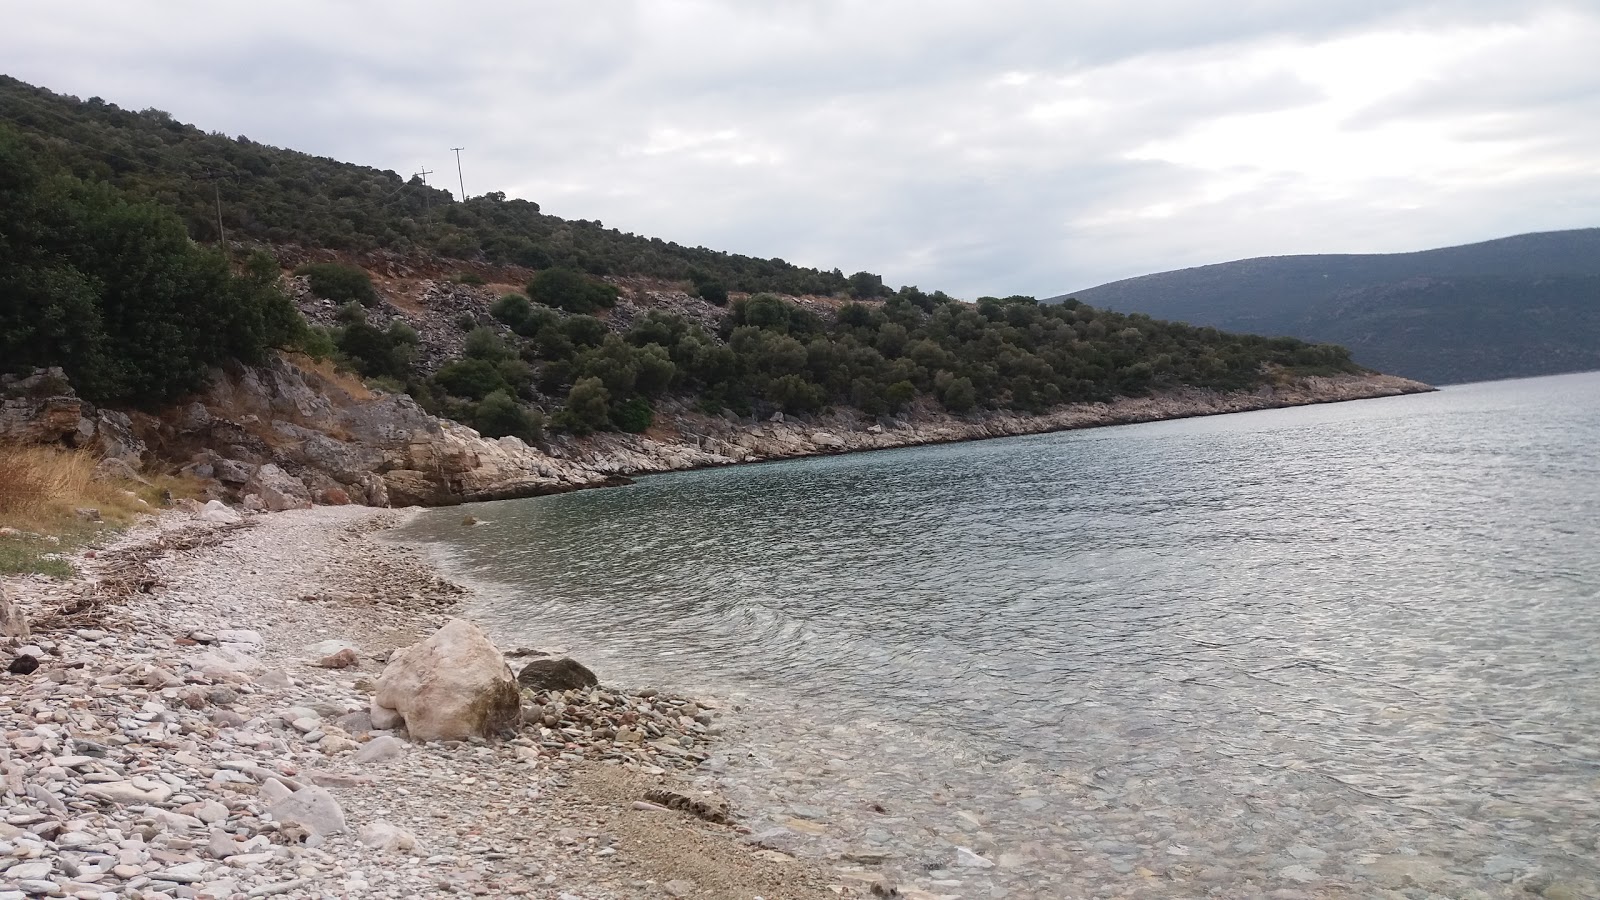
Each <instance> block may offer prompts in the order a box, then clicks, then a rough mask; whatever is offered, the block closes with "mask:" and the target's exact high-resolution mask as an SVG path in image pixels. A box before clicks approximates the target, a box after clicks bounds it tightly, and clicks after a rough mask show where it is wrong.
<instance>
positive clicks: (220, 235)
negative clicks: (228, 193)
mask: <svg viewBox="0 0 1600 900" xmlns="http://www.w3.org/2000/svg"><path fill="white" fill-rule="evenodd" d="M211 195H212V196H213V197H215V198H216V200H217V242H218V243H220V244H221V245H222V252H223V253H224V254H226V253H227V252H228V231H227V229H225V228H223V227H222V186H221V185H219V184H218V183H217V182H216V180H215V179H213V180H212V182H211Z"/></svg>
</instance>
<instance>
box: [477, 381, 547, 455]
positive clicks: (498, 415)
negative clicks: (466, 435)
mask: <svg viewBox="0 0 1600 900" xmlns="http://www.w3.org/2000/svg"><path fill="white" fill-rule="evenodd" d="M472 427H474V428H476V429H478V432H479V433H480V434H482V435H483V436H484V437H492V438H499V437H507V436H512V437H519V438H521V439H522V440H524V441H526V442H528V443H530V444H532V443H537V442H539V441H542V440H544V417H543V416H541V415H539V413H538V412H536V411H534V410H529V409H527V408H526V407H524V406H521V405H520V404H518V403H517V401H516V400H515V399H513V398H512V396H511V395H510V394H507V393H506V392H505V391H492V392H490V393H489V395H488V396H486V397H484V398H483V400H482V401H481V402H479V403H478V405H477V407H475V408H474V409H473V413H472Z"/></svg>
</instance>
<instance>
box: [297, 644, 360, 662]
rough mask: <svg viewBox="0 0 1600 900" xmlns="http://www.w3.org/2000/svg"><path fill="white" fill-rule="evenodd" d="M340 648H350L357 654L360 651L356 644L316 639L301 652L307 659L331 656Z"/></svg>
mask: <svg viewBox="0 0 1600 900" xmlns="http://www.w3.org/2000/svg"><path fill="white" fill-rule="evenodd" d="M340 650H351V651H354V652H356V653H358V654H359V653H360V652H361V648H360V647H358V646H357V645H355V644H352V643H351V642H349V641H339V640H327V641H317V642H316V643H315V644H312V645H311V646H309V647H307V648H306V649H305V650H303V651H301V652H302V653H303V654H304V655H305V657H306V658H307V659H321V658H322V657H324V656H332V655H333V654H335V653H338V652H339V651H340Z"/></svg>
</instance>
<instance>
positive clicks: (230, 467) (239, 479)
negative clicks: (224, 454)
mask: <svg viewBox="0 0 1600 900" xmlns="http://www.w3.org/2000/svg"><path fill="white" fill-rule="evenodd" d="M211 471H212V473H213V474H215V475H216V477H217V480H218V481H220V482H222V483H223V484H234V485H238V484H244V483H246V482H248V481H249V480H250V479H251V478H252V477H253V476H254V475H255V474H256V467H255V466H252V465H251V464H249V463H243V462H239V461H238V460H237V459H220V458H219V459H217V460H216V461H215V462H213V463H212V464H211Z"/></svg>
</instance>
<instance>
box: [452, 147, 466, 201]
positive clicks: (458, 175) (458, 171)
mask: <svg viewBox="0 0 1600 900" xmlns="http://www.w3.org/2000/svg"><path fill="white" fill-rule="evenodd" d="M450 149H451V150H454V151H455V152H456V180H457V183H459V184H460V185H461V202H462V203H465V202H467V180H466V179H465V178H462V177H461V151H463V150H465V149H467V148H465V147H451V148H450Z"/></svg>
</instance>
